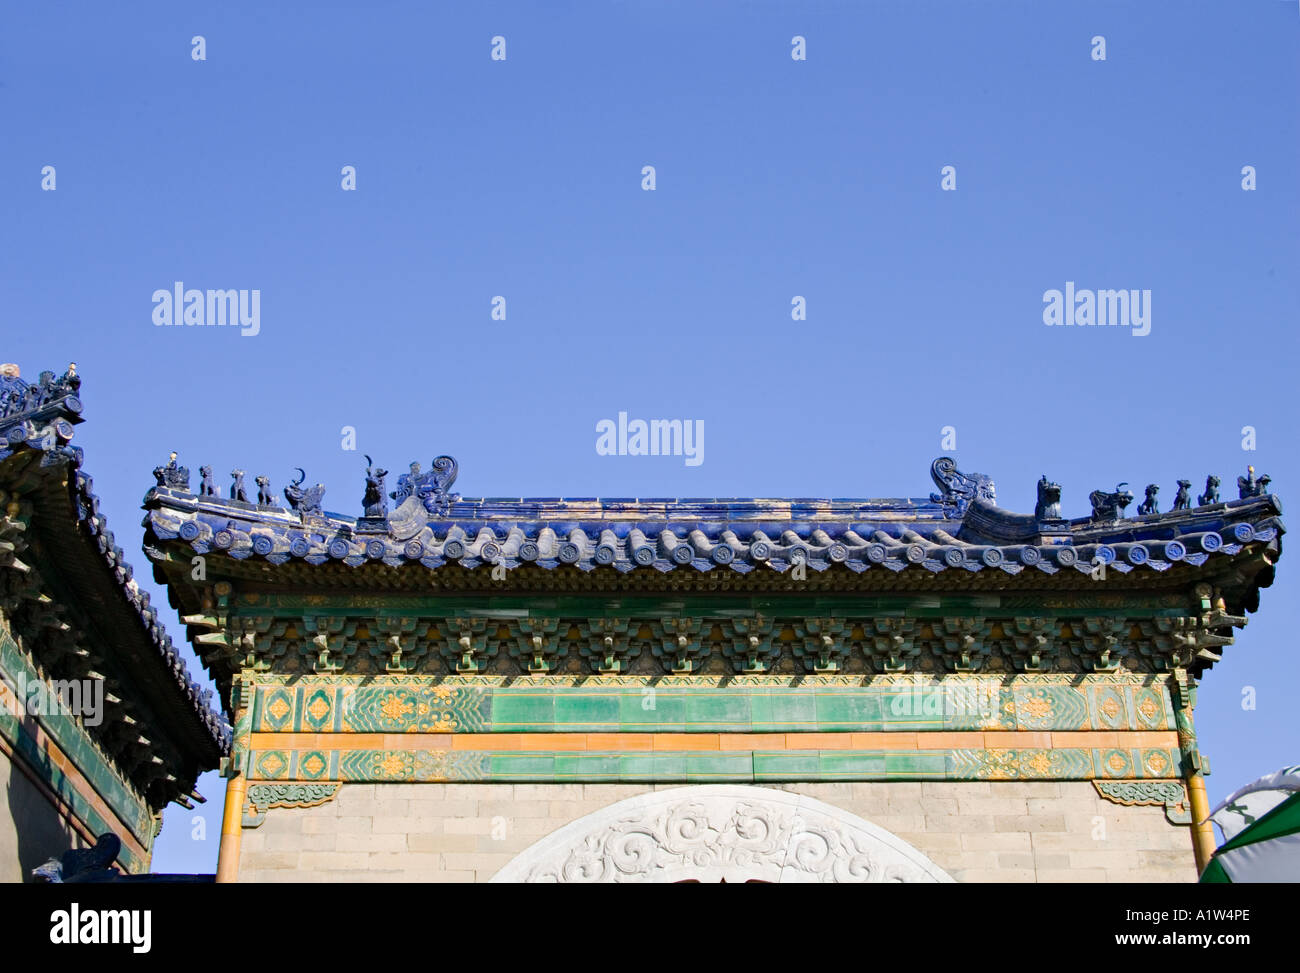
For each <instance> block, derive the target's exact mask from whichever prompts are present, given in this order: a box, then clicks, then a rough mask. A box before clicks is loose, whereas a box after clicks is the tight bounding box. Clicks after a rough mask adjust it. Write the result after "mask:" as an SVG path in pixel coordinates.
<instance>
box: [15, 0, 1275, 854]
mask: <svg viewBox="0 0 1300 973" xmlns="http://www.w3.org/2000/svg"><path fill="white" fill-rule="evenodd" d="M288 6H290V5H277V4H269V5H268V4H253V3H222V4H218V3H191V4H184V5H178V4H172V3H138V4H126V5H123V4H114V5H102V4H64V3H45V4H22V5H20V4H10V5H8V7H7V10H6V13H5V15H4V18H3V21H2V22H0V133H2V134H0V320H2V321H3V332H2V333H3V337H4V340H3V348H0V359H3V360H6V361H14V362H17V363H19V364H20V365H21V366H22V367H23V369H24V374H25V375H27V376H31V375H34V374H35V373H36V372H37V371H39V370H40V369H42V368H54V369H59V370H61V369H62V368H63V366H64V364H65V363H66V362H67V361H69V360H76V361H77V362H78V364H79V366H80V370H81V372H82V374H83V375H84V377H85V384H84V387H83V393H84V395H83V398H84V401H85V404H86V416H87V419H88V421H87V422H86V423H85V424H84V425H83V426H81V427H80V428H79V430H78V435H77V440H76V441H77V442H78V443H79V444H80V445H81V446H83V447H84V448H85V450H86V462H87V468H88V469H89V470H90V471H91V473H92V474H93V476H94V479H95V488H96V490H97V491H98V492H99V494H100V495H101V497H102V498H103V504H104V509H105V511H106V513H107V514H108V516H109V518H110V522H111V523H112V525H113V526H114V528H115V529H116V533H117V536H118V538H119V539H120V541H121V542H122V543H123V545H124V546H125V547H126V548H127V549H128V551H130V552H132V559H133V561H134V563H135V564H136V566H137V568H144V570H142V571H139V574H140V575H143V576H145V578H144V579H142V580H145V579H147V576H148V575H149V574H150V572H149V570H148V568H147V562H146V560H145V558H144V555H143V553H141V552H140V551H139V540H140V528H139V526H138V524H139V517H140V514H139V502H140V497H141V496H142V495H143V493H144V492H145V490H146V489H147V488H148V487H149V486H150V485H151V483H152V482H153V481H152V478H151V476H150V470H151V469H152V468H153V467H154V466H155V465H156V464H157V463H158V462H160V461H161V460H163V459H164V458H165V457H166V454H167V452H168V450H170V449H177V450H179V451H180V454H181V459H182V461H183V462H185V463H187V464H188V465H190V466H191V467H192V468H197V467H198V466H199V465H200V464H202V463H211V464H213V465H214V466H215V467H216V468H217V470H218V472H219V473H221V474H223V475H222V476H221V477H220V478H219V480H218V482H219V483H220V484H221V486H222V488H223V492H224V490H225V489H226V487H227V486H228V483H229V479H228V477H226V476H224V474H225V473H226V472H227V471H228V470H230V469H231V468H232V467H234V466H236V465H238V466H240V467H242V468H244V469H246V470H248V471H249V484H250V487H251V484H252V476H253V475H254V474H256V473H267V474H269V475H270V476H271V477H272V483H273V485H274V487H275V489H276V491H277V493H278V492H279V490H280V488H281V487H283V485H284V483H285V481H286V478H287V477H288V476H289V474H290V472H291V468H292V467H293V466H298V465H302V466H304V467H306V469H307V472H308V474H309V476H310V478H311V481H312V482H315V481H317V480H320V481H322V482H324V483H326V484H327V486H328V493H327V494H326V498H325V499H326V503H325V505H326V507H327V508H328V509H333V510H338V511H341V512H346V513H354V514H355V513H359V512H360V499H361V493H362V486H363V483H362V476H361V474H362V470H363V468H364V464H365V461H364V459H363V458H362V456H361V453H362V452H366V453H370V454H371V455H373V456H374V457H375V458H376V460H377V461H378V462H380V463H381V464H382V465H384V466H386V467H387V468H389V469H392V470H401V469H404V468H405V464H407V463H409V462H410V461H411V460H412V459H418V460H420V461H421V462H422V463H425V464H427V463H428V462H429V460H431V459H432V458H433V457H434V456H435V455H437V454H439V453H451V454H453V455H455V456H456V457H457V458H458V459H459V460H460V464H461V476H460V481H459V483H458V484H457V488H458V489H459V490H460V491H461V492H463V493H465V494H466V495H467V496H483V495H488V496H493V495H496V496H508V495H514V496H547V495H554V496H563V495H578V496H592V495H606V496H636V495H640V496H665V495H667V496H673V495H676V496H782V495H787V496H827V497H841V496H868V497H871V496H919V495H925V494H927V493H928V492H929V490H930V488H931V484H930V481H929V477H928V467H929V463H930V461H931V459H933V457H935V456H937V455H939V454H940V452H941V449H940V429H941V427H943V426H945V425H953V426H955V427H956V429H957V449H956V452H955V454H956V456H957V458H958V460H959V464H960V465H961V466H962V467H963V468H965V469H971V470H978V471H981V472H985V473H988V474H990V475H991V476H993V477H994V479H995V480H996V482H997V487H998V496H999V499H1000V501H1001V502H1002V504H1003V505H1004V506H1006V507H1009V508H1011V509H1016V510H1022V511H1027V510H1030V509H1032V506H1033V500H1034V484H1035V481H1036V480H1037V479H1038V477H1039V475H1040V474H1042V473H1048V474H1050V475H1051V477H1052V478H1053V479H1055V480H1056V481H1058V482H1060V483H1061V484H1063V486H1064V488H1065V494H1064V510H1065V513H1066V515H1067V516H1079V515H1082V514H1084V513H1086V512H1087V510H1088V504H1087V494H1088V492H1089V491H1090V490H1093V489H1095V488H1098V487H1107V488H1110V487H1113V485H1114V484H1115V483H1116V482H1117V481H1120V480H1125V481H1128V482H1129V483H1131V484H1132V485H1133V486H1134V487H1135V488H1137V489H1138V490H1139V493H1140V488H1141V486H1143V485H1145V484H1146V483H1148V482H1158V483H1159V484H1161V486H1162V491H1163V492H1162V500H1163V502H1164V506H1165V507H1167V506H1168V505H1169V503H1170V502H1171V501H1172V494H1173V489H1174V481H1175V480H1176V479H1178V478H1180V477H1184V478H1187V479H1190V480H1192V481H1193V483H1194V485H1195V486H1196V488H1197V489H1198V490H1199V489H1200V487H1201V486H1202V485H1203V484H1204V478H1205V474H1206V473H1210V472H1214V473H1218V474H1219V475H1220V476H1221V477H1222V478H1223V484H1224V492H1225V495H1228V496H1235V489H1234V488H1233V484H1234V483H1235V478H1236V476H1237V474H1238V473H1240V472H1244V470H1245V467H1246V464H1247V463H1248V462H1253V463H1254V464H1255V465H1256V466H1257V467H1258V468H1259V469H1260V470H1261V471H1263V472H1268V473H1270V474H1271V475H1272V476H1273V487H1274V489H1275V490H1276V492H1278V493H1279V494H1280V495H1281V496H1282V497H1283V498H1284V499H1291V498H1293V497H1294V498H1296V501H1295V502H1300V463H1298V462H1297V460H1296V456H1295V451H1294V449H1293V444H1294V443H1293V437H1294V435H1295V430H1296V423H1297V409H1296V404H1295V397H1294V392H1295V386H1296V382H1297V369H1296V363H1297V359H1296V336H1295V329H1296V324H1297V316H1296V307H1297V260H1296V258H1297V233H1298V231H1300V219H1298V217H1300V212H1298V207H1297V199H1298V196H1297V180H1296V171H1297V165H1296V162H1297V159H1296V152H1297V146H1298V145H1300V142H1298V140H1297V112H1296V108H1297V99H1298V97H1300V83H1298V81H1300V79H1298V78H1297V74H1298V73H1300V72H1298V71H1297V66H1298V59H1297V48H1296V41H1297V27H1300V15H1298V14H1297V4H1296V3H1294V2H1283V0H1252V2H1234V3H1213V4H1206V3H1186V2H1178V3H1160V2H1144V3H1141V4H1133V3H1127V2H1126V3H1097V2H1089V3H1051V4H1045V3H1040V2H1026V3H1009V2H1007V3H958V2H948V3H926V2H915V0H912V2H906V3H903V2H898V3H817V4H801V5H800V4H794V3H735V4H721V3H650V2H633V3H596V2H589V3H547V4H544V5H543V4H533V3H520V4H502V3H493V4H473V5H470V4H424V3H421V4H414V3H410V4H395V3H370V4H354V3H348V4H339V3H318V4H313V5H311V8H310V10H311V12H310V14H309V15H304V14H298V13H290V12H288V10H286V9H284V8H286V7H288ZM303 9H306V8H303ZM196 34H197V35H203V37H204V38H205V39H206V53H207V60H206V61H203V62H195V61H193V60H192V59H191V38H192V37H193V36H194V35H196ZM796 34H799V35H803V36H805V37H806V38H807V52H808V53H807V60H806V61H805V62H795V61H792V60H791V57H790V41H791V38H792V37H793V36H794V35H796ZM1099 34H1100V35H1103V36H1104V37H1105V38H1106V55H1107V58H1106V60H1105V61H1104V62H1098V61H1094V60H1093V59H1092V58H1091V56H1090V51H1091V44H1090V41H1091V38H1092V37H1093V36H1094V35H1099ZM493 35H503V36H504V37H505V38H506V44H507V47H506V52H507V59H506V60H505V61H504V62H497V61H493V60H491V59H490V57H489V53H490V44H491V38H492V37H493ZM46 165H53V166H55V167H56V173H57V176H56V178H57V189H56V190H55V191H53V192H45V191H42V190H41V188H40V183H41V169H42V167H43V166H46ZM345 165H353V166H355V167H356V170H357V186H358V188H357V190H356V191H355V192H344V191H342V189H341V188H340V180H341V176H340V170H341V168H342V167H343V166H345ZM646 165H653V166H655V167H656V170H657V189H656V190H655V191H654V192H646V191H643V190H642V189H641V169H642V167H643V166H646ZM945 165H952V166H955V167H956V171H957V187H958V188H957V191H955V192H943V191H941V190H940V188H939V183H940V170H941V168H942V167H943V166H945ZM1245 165H1252V166H1255V167H1256V170H1257V173H1258V176H1257V178H1258V189H1257V190H1256V191H1254V192H1245V191H1243V190H1242V188H1241V179H1242V176H1241V169H1242V167H1243V166H1245ZM178 280H179V281H184V282H185V284H186V286H187V287H196V288H247V289H250V290H251V289H259V290H260V291H261V333H260V334H259V335H257V336H256V337H243V336H241V335H240V334H239V332H238V331H236V330H233V329H225V328H207V329H196V328H161V327H155V326H154V324H153V323H152V321H151V314H152V311H153V305H152V303H151V295H152V294H153V292H154V291H155V290H157V289H159V288H170V287H171V286H172V283H173V282H174V281H178ZM1067 280H1068V281H1074V282H1076V284H1077V285H1078V286H1079V287H1088V288H1134V289H1150V290H1151V291H1152V327H1151V333H1150V334H1149V335H1147V336H1146V337H1141V338H1138V337H1134V336H1133V335H1131V334H1130V333H1129V331H1128V329H1124V328H1109V329H1077V328H1069V329H1067V328H1049V327H1045V326H1044V324H1043V323H1042V311H1043V292H1044V291H1046V290H1048V289H1050V288H1062V287H1063V286H1064V284H1065V282H1066V281H1067ZM497 295H501V296H504V297H505V298H506V300H507V318H506V320H505V321H493V320H491V318H490V302H491V300H492V298H493V297H494V296H497ZM795 295H801V296H803V297H805V298H806V300H807V307H808V318H807V321H805V322H798V323H796V322H794V321H792V320H791V316H790V302H791V298H792V297H793V296H795ZM620 410H622V411H627V412H628V413H629V415H631V416H633V417H642V418H689V419H702V420H704V423H705V428H706V441H705V461H704V463H703V464H702V465H700V466H697V467H688V466H686V465H685V464H684V463H683V461H682V459H681V458H673V457H653V458H652V457H610V456H599V455H597V453H596V450H595V440H596V435H595V425H596V423H597V422H598V421H599V420H600V419H604V418H615V417H616V416H617V413H618V412H619V411H620ZM1245 425H1252V426H1254V427H1255V428H1256V430H1257V435H1258V450H1257V451H1256V452H1254V453H1247V452H1244V451H1243V450H1242V448H1241V432H1240V430H1241V428H1242V427H1243V426H1245ZM344 426H354V427H355V428H356V430H357V437H358V441H357V446H358V451H357V452H346V451H344V450H342V449H341V448H340V444H341V436H340V430H341V428H342V427H344ZM1130 512H1131V511H1130ZM1295 556H1296V555H1294V554H1293V555H1292V558H1295ZM148 584H149V586H150V587H151V589H152V590H154V591H155V600H156V601H157V602H158V603H161V604H163V605H165V604H166V598H165V596H163V595H162V594H161V593H160V592H158V591H157V589H156V587H154V586H152V582H151V581H149V582H148ZM164 615H165V617H166V618H167V619H168V621H169V627H170V630H171V631H172V633H173V634H174V635H175V636H176V637H177V638H178V639H179V638H181V637H182V636H183V630H182V628H181V626H180V625H179V622H177V621H176V618H175V613H174V612H172V611H171V610H170V609H166V610H165V611H164ZM1297 628H1300V564H1294V565H1293V564H1290V563H1289V559H1287V558H1283V560H1282V563H1281V567H1280V570H1279V577H1278V582H1277V584H1276V585H1275V586H1274V587H1273V588H1272V589H1270V590H1267V591H1265V592H1264V594H1263V611H1262V612H1261V614H1260V615H1259V616H1258V617H1256V618H1252V620H1251V623H1250V626H1249V627H1248V628H1247V629H1246V630H1245V632H1244V633H1243V634H1242V636H1241V638H1240V640H1239V644H1238V645H1236V646H1235V647H1233V648H1231V649H1229V650H1228V652H1227V654H1226V657H1225V659H1224V661H1223V662H1222V663H1221V664H1220V665H1218V666H1216V667H1215V669H1214V670H1213V671H1212V672H1211V673H1210V674H1209V675H1208V677H1207V678H1206V680H1205V682H1204V685H1203V689H1202V693H1201V697H1200V708H1199V710H1198V713H1197V720H1198V724H1199V728H1200V732H1201V739H1202V741H1203V747H1204V749H1205V751H1206V752H1207V753H1208V754H1209V755H1210V757H1211V759H1212V761H1213V775H1212V776H1211V777H1210V779H1209V786H1210V792H1211V799H1212V800H1217V799H1218V798H1220V797H1222V796H1225V795H1226V794H1227V793H1228V792H1229V791H1231V790H1233V789H1234V788H1236V787H1237V786H1239V785H1240V784H1242V783H1244V782H1246V781H1247V780H1250V779H1253V778H1254V777H1256V776H1258V775H1260V774H1263V773H1265V772H1269V771H1272V770H1274V769H1276V768H1278V767H1280V766H1282V765H1284V764H1287V763H1295V762H1296V761H1297V760H1298V759H1300V748H1298V747H1297V737H1298V736H1300V734H1297V732H1296V728H1295V726H1296V724H1295V712H1294V702H1293V700H1292V697H1293V695H1294V689H1295V686H1296V684H1297V677H1300V661H1297V660H1298V658H1300V656H1298V655H1297V653H1296V651H1295V649H1294V645H1295V642H1294V635H1293V633H1294V632H1295V631H1296V630H1297ZM1246 686H1254V687H1256V688H1257V691H1258V701H1257V708H1256V709H1254V710H1251V711H1247V710H1243V708H1242V705H1241V699H1242V691H1243V687H1246ZM221 783H222V782H220V781H219V780H218V779H217V778H216V776H215V774H214V775H208V776H207V777H205V778H204V780H203V784H202V789H203V791H204V793H205V794H207V796H208V798H209V803H208V805H207V809H206V811H205V814H206V816H207V821H208V824H207V838H206V840H205V841H194V840H191V824H190V815H189V814H188V813H187V812H184V811H183V810H182V809H180V808H172V809H170V810H169V811H168V813H167V818H166V825H167V826H166V828H165V829H164V831H163V833H162V835H161V837H160V839H159V845H158V854H157V857H156V859H155V867H156V868H157V869H159V870H182V871H183V870H211V869H212V868H213V867H214V863H215V860H216V847H217V839H218V833H219V831H220V827H219V823H220V812H221V805H222V799H223V798H222V786H221Z"/></svg>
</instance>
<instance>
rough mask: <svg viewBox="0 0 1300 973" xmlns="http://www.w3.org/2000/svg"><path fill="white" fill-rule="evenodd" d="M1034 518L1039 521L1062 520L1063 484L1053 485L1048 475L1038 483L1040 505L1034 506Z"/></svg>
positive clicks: (1044, 475)
mask: <svg viewBox="0 0 1300 973" xmlns="http://www.w3.org/2000/svg"><path fill="white" fill-rule="evenodd" d="M1034 517H1035V519H1037V520H1060V519H1061V484H1059V483H1052V482H1051V481H1050V480H1048V479H1047V474H1046V473H1044V474H1043V478H1042V479H1041V480H1039V481H1038V503H1037V504H1036V505H1035V506H1034Z"/></svg>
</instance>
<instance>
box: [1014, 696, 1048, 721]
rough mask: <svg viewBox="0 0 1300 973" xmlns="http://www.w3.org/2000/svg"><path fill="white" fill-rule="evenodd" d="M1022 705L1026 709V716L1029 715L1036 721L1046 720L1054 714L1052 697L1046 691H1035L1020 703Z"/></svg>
mask: <svg viewBox="0 0 1300 973" xmlns="http://www.w3.org/2000/svg"><path fill="white" fill-rule="evenodd" d="M1020 707H1021V709H1023V710H1024V711H1025V716H1027V717H1029V719H1031V720H1035V721H1041V720H1045V719H1048V718H1049V717H1050V716H1051V715H1052V698H1051V697H1050V696H1048V695H1047V694H1046V693H1041V692H1039V693H1033V694H1032V695H1029V696H1026V697H1025V701H1024V702H1023V703H1021V704H1020Z"/></svg>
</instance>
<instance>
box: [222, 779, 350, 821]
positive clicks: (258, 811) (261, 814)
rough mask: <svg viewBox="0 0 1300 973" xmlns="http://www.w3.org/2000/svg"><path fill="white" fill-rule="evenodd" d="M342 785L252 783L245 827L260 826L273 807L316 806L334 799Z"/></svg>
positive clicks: (245, 814)
mask: <svg viewBox="0 0 1300 973" xmlns="http://www.w3.org/2000/svg"><path fill="white" fill-rule="evenodd" d="M340 786H341V785H340V784H337V783H324V784H251V785H249V788H248V795H247V797H246V798H245V803H244V820H243V826H244V827H245V828H259V827H261V826H262V822H263V821H265V820H266V812H267V811H268V810H270V809H271V808H273V807H316V806H317V805H318V804H324V803H325V802H327V801H332V800H333V799H334V798H335V797H336V796H337V795H338V792H339V787H340Z"/></svg>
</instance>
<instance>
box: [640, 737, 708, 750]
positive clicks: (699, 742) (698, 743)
mask: <svg viewBox="0 0 1300 973" xmlns="http://www.w3.org/2000/svg"><path fill="white" fill-rule="evenodd" d="M654 737H655V749H656V750H717V749H718V748H719V746H720V744H719V742H718V734H716V733H656V734H655V735H654Z"/></svg>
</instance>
